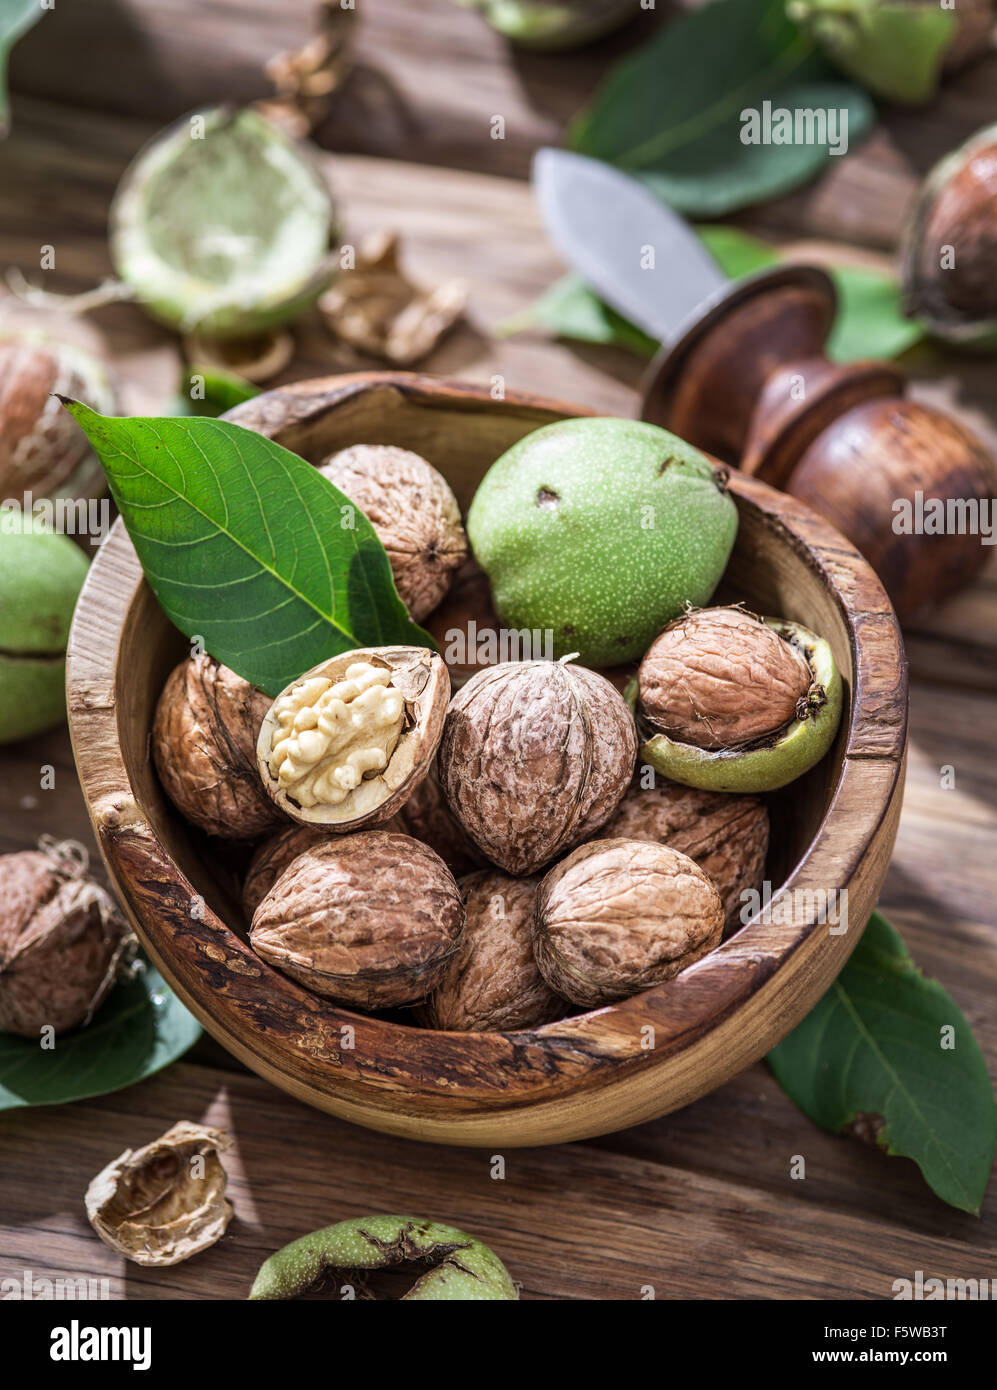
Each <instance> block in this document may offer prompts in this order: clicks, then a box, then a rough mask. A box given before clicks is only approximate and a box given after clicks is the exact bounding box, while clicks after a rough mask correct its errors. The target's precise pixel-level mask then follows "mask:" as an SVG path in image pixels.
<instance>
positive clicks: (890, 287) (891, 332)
mask: <svg viewBox="0 0 997 1390" xmlns="http://www.w3.org/2000/svg"><path fill="white" fill-rule="evenodd" d="M831 278H832V280H833V281H834V283H835V286H836V287H837V290H838V313H837V317H836V318H835V321H834V327H833V328H832V329H831V336H830V338H829V339H828V342H827V355H828V357H830V358H831V360H832V361H834V362H858V361H860V360H861V359H862V358H865V357H884V358H889V357H899V356H900V354H901V353H903V352H906V351H907V349H908V348H911V347H913V346H914V344H915V343H919V342H920V341H921V339H922V338H923V337H924V325H923V324H922V323H919V322H918V321H917V319H908V318H905V317H904V315H903V312H902V310H901V307H900V287H899V285H898V284H897V282H896V280H894V278H893V276H892V275H884V274H883V273H882V272H881V271H878V270H866V269H864V268H862V267H861V266H851V265H843V266H835V268H834V269H833V270H832V271H831Z"/></svg>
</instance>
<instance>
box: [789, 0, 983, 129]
mask: <svg viewBox="0 0 997 1390" xmlns="http://www.w3.org/2000/svg"><path fill="white" fill-rule="evenodd" d="M786 8H787V13H788V15H789V17H790V19H793V20H795V21H796V23H797V24H799V25H800V27H801V28H802V29H803V30H804V31H805V32H806V33H808V34H809V35H810V36H811V37H812V38H814V39H815V40H816V42H817V43H818V44H819V46H820V47H821V49H822V50H823V51H824V53H825V54H826V55H827V57H828V58H830V60H831V61H832V62H833V63H834V64H835V66H836V67H839V68H840V69H841V70H842V72H845V73H847V74H848V76H849V77H852V78H854V79H855V80H856V81H857V82H861V83H862V85H863V86H864V87H866V88H867V89H868V90H869V91H870V92H872V93H874V95H876V96H879V97H883V98H885V100H887V101H895V102H899V103H901V104H903V105H911V106H913V105H920V104H921V103H923V102H926V101H930V99H931V98H932V96H934V94H935V91H936V89H937V87H938V83H939V80H940V78H941V75H942V71H943V65H944V63H945V60H946V57H947V55H948V54H949V52H950V50H951V49H952V48H953V46H954V45H955V44H956V42H957V40H958V36H959V19H958V17H957V14H956V12H955V11H954V10H952V9H942V8H941V6H940V5H939V4H937V3H930V0H929V2H928V3H918V0H789V3H788V4H787V7H786ZM960 8H961V6H960ZM967 8H969V5H968V2H967Z"/></svg>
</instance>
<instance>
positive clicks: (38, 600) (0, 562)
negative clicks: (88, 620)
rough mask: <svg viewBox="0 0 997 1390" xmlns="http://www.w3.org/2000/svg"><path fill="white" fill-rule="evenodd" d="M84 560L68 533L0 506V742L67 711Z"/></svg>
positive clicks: (36, 730) (20, 735)
mask: <svg viewBox="0 0 997 1390" xmlns="http://www.w3.org/2000/svg"><path fill="white" fill-rule="evenodd" d="M86 572H87V559H86V556H85V555H84V554H83V551H82V550H80V548H79V546H77V545H74V543H73V542H72V541H71V540H70V539H69V538H68V536H60V535H56V534H55V533H54V532H52V531H49V530H46V529H45V528H44V527H42V526H41V525H40V524H39V523H38V522H35V521H33V520H32V518H31V517H30V516H27V515H25V514H23V513H21V512H19V511H13V510H10V509H3V510H0V743H11V742H13V741H14V740H15V739H19V738H27V737H28V736H29V735H31V734H37V733H40V732H41V731H42V730H43V729H49V728H51V727H52V726H53V725H55V724H60V723H61V722H62V720H63V719H65V717H66V690H65V684H66V639H67V638H68V636H69V624H70V622H71V620H72V616H73V609H74V608H75V607H76V599H77V596H78V594H79V592H80V589H81V587H82V585H83V580H84V579H85V577H86Z"/></svg>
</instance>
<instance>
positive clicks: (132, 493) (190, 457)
mask: <svg viewBox="0 0 997 1390" xmlns="http://www.w3.org/2000/svg"><path fill="white" fill-rule="evenodd" d="M66 405H67V406H68V408H69V410H70V411H71V412H72V414H73V415H74V416H75V417H76V419H77V420H78V421H79V423H80V425H81V426H82V427H83V429H84V430H85V431H86V433H87V435H88V436H89V439H90V442H91V444H92V445H93V447H94V449H95V450H96V452H97V455H98V457H99V458H100V461H101V463H102V464H103V465H104V471H105V472H106V474H107V477H108V481H109V483H110V485H111V492H112V494H113V496H114V500H115V502H116V503H117V506H118V509H119V511H120V512H121V515H122V517H123V518H124V522H125V525H126V526H127V528H128V534H129V535H130V536H131V539H132V542H133V544H134V546H135V549H136V551H137V553H138V557H139V560H140V561H141V562H142V568H143V569H144V571H145V576H146V579H147V580H148V581H149V584H150V585H151V587H152V590H153V592H154V593H155V595H156V597H157V598H158V600H159V602H160V604H161V605H162V607H163V609H164V611H165V612H166V614H167V616H168V617H169V618H170V619H171V621H172V622H174V623H175V624H176V626H177V627H178V628H179V629H180V631H181V632H183V633H185V634H186V635H187V636H188V637H195V636H196V637H200V638H202V639H203V641H204V645H205V647H206V649H207V651H208V652H210V653H211V655H212V656H213V657H215V658H216V659H217V660H218V661H221V662H223V663H224V664H225V665H226V666H229V667H231V669H232V670H233V671H235V672H236V673H237V674H238V675H240V676H243V677H244V678H245V679H246V680H248V681H251V682H252V684H253V685H257V686H259V687H260V689H261V690H264V691H266V693H267V694H268V695H278V694H279V693H280V691H281V690H283V689H284V687H285V686H286V685H289V684H290V683H291V682H292V681H294V680H296V679H297V678H298V676H300V675H301V673H302V672H303V671H307V670H309V669H310V668H311V667H312V666H317V665H318V663H319V662H320V661H324V660H326V659H327V658H328V657H330V656H336V655H337V654H338V653H339V652H345V651H350V650H352V649H353V648H354V647H365V646H388V645H394V644H397V643H402V644H408V645H411V646H425V647H431V646H433V641H432V638H431V637H430V636H429V635H428V633H425V632H423V630H422V629H421V628H420V627H417V626H416V625H415V624H414V623H413V622H412V620H411V619H410V618H409V615H408V611H407V609H406V608H405V605H404V604H403V603H402V601H401V599H400V598H399V597H398V594H397V592H396V590H395V585H394V580H393V578H392V575H391V565H390V563H389V561H388V556H387V552H386V551H385V549H384V547H383V545H382V544H381V542H380V541H379V540H378V538H377V535H376V534H375V532H374V528H373V527H372V526H371V524H370V522H369V521H368V520H367V518H366V517H365V516H364V515H363V513H362V512H361V511H360V509H359V508H358V507H356V506H354V505H353V504H352V503H351V502H350V500H349V499H348V498H347V497H345V496H344V495H343V493H341V492H340V491H339V489H338V488H336V487H333V485H332V483H330V482H329V481H328V480H327V479H326V478H323V477H322V475H321V474H320V473H319V472H318V471H317V470H316V469H315V468H313V467H312V465H311V464H310V463H306V462H305V460H304V459H302V458H299V457H298V455H297V454H292V453H291V452H290V451H289V450H288V449H283V448H281V446H280V445H279V444H275V443H274V442H273V441H272V440H270V439H265V438H264V437H263V436H262V435H260V434H257V433H255V432H254V431H253V430H247V429H243V428H242V427H241V426H239V425H233V424H230V423H229V422H228V421H226V420H209V419H198V418H194V419H189V420H183V419H180V420H173V419H136V418H132V419H114V418H111V417H110V416H105V415H98V414H97V413H96V412H95V411H93V410H90V409H89V408H88V407H87V406H85V405H82V404H80V402H78V401H67V402H66Z"/></svg>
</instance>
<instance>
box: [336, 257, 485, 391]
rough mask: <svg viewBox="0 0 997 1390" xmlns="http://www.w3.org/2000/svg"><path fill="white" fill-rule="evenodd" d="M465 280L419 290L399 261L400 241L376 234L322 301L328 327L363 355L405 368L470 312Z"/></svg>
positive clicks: (423, 355)
mask: <svg viewBox="0 0 997 1390" xmlns="http://www.w3.org/2000/svg"><path fill="white" fill-rule="evenodd" d="M467 298H468V290H467V284H466V282H465V281H463V280H446V281H444V282H443V283H442V284H440V285H437V286H435V287H434V288H433V289H420V288H419V287H418V286H416V285H415V284H413V282H412V281H411V280H409V279H408V278H407V277H406V275H405V274H404V272H403V271H402V269H401V266H400V264H399V259H398V237H397V236H396V235H395V234H394V233H393V232H378V233H376V234H375V235H374V236H371V237H369V238H368V239H367V240H366V241H365V242H364V244H363V245H362V246H361V247H360V249H359V250H358V252H357V255H356V262H355V265H354V267H353V269H352V270H342V271H341V272H340V274H339V275H338V277H337V278H336V280H335V282H334V283H333V285H332V286H331V287H330V288H329V289H328V290H326V292H325V293H324V294H323V295H322V297H321V299H320V300H319V305H318V307H319V310H320V312H321V314H322V316H323V318H324V319H325V322H326V326H327V327H328V328H329V329H330V331H331V332H332V333H333V334H334V335H335V336H336V337H337V338H338V339H340V341H341V342H343V343H344V344H346V345H347V346H348V347H349V348H351V349H354V350H355V351H357V352H360V353H367V354H369V355H371V356H373V357H382V358H385V359H386V360H387V361H388V362H393V363H394V364H395V365H396V366H399V367H407V366H411V364H412V363H413V362H417V361H418V360H419V358H420V357H425V356H426V354H427V353H428V352H431V351H432V349H433V348H434V347H435V346H436V344H437V343H438V342H439V340H440V338H442V337H443V335H444V333H446V332H447V331H448V330H449V329H450V328H452V327H453V325H454V324H455V323H456V322H457V320H458V319H459V318H460V317H461V316H462V315H463V313H464V310H465V308H466V307H467Z"/></svg>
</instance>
